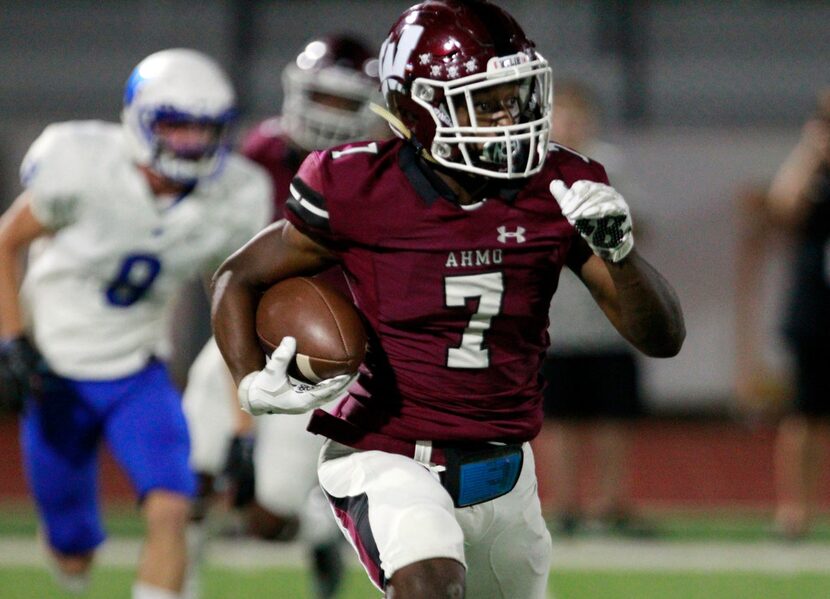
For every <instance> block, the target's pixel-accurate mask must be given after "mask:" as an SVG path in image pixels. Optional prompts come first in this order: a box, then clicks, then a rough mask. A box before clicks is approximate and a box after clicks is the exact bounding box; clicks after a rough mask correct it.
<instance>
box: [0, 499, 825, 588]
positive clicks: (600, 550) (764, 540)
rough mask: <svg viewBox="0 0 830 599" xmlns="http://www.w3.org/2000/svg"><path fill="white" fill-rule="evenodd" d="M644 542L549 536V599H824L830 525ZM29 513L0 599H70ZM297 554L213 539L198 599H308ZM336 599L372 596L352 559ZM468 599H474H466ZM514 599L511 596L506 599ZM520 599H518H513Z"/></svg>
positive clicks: (20, 519)
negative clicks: (802, 533) (794, 536)
mask: <svg viewBox="0 0 830 599" xmlns="http://www.w3.org/2000/svg"><path fill="white" fill-rule="evenodd" d="M655 522H656V523H657V524H658V525H659V526H658V533H657V534H656V535H654V536H652V537H649V538H624V537H621V536H612V535H601V534H596V533H590V532H588V533H583V534H578V535H576V536H574V537H570V538H564V537H561V536H554V567H553V570H552V572H551V580H550V590H551V594H550V596H551V597H555V598H556V599H583V598H584V599H589V598H590V599H612V598H613V599H628V598H632V599H663V598H672V599H675V598H676V599H704V598H705V599H727V598H729V599H744V598H745V599H825V598H830V523H828V522H827V520H826V519H825V520H823V521H822V523H821V524H820V526H819V527H818V528H817V530H816V531H815V532H814V533H813V534H812V535H811V536H810V538H808V539H807V540H805V541H803V542H799V543H793V542H785V541H781V540H776V539H774V538H771V537H770V536H769V534H768V533H767V530H766V521H765V520H764V519H763V518H759V517H757V516H756V517H748V518H747V517H728V516H723V515H719V516H712V515H695V516H693V517H688V516H683V517H665V518H663V519H661V520H659V521H658V520H655ZM108 524H109V531H110V534H111V538H110V540H109V541H108V542H107V544H106V545H105V546H104V547H103V548H102V550H101V552H100V560H99V562H98V564H97V565H96V568H95V570H94V574H93V579H92V585H91V588H90V592H89V594H88V595H86V597H87V598H88V599H105V598H106V599H119V598H122V597H123V598H124V599H129V590H128V589H129V587H130V584H131V581H132V577H133V572H134V564H135V560H136V558H137V555H138V551H139V540H138V536H137V535H138V534H139V533H140V529H141V524H140V522H139V521H138V520H137V519H136V518H135V517H134V516H133V515H129V514H118V513H116V514H112V515H110V517H109V518H108ZM33 533H34V521H33V519H32V517H31V514H29V513H27V512H25V511H24V512H19V511H17V512H15V511H12V512H9V511H5V512H3V511H0V598H2V599H50V598H52V597H56V598H58V599H64V598H68V597H69V596H68V595H64V594H62V593H60V592H59V591H58V590H57V588H56V587H55V585H54V583H53V582H52V580H51V578H50V576H49V574H48V572H47V570H46V568H45V567H44V565H43V563H44V562H43V558H42V556H41V554H40V552H39V550H38V548H37V546H36V543H35V542H34V539H33V536H34V534H33ZM303 566H304V560H303V552H302V549H301V548H300V547H299V546H297V545H295V544H279V545H278V544H272V543H263V542H257V541H251V540H244V539H233V538H219V539H216V540H215V541H214V542H213V543H211V544H210V545H209V546H208V552H207V565H206V568H205V572H204V574H205V575H204V578H203V589H204V592H203V596H202V599H265V598H269V599H281V598H286V599H305V598H308V599H311V597H312V595H311V594H310V592H309V588H310V587H309V579H308V574H307V573H306V570H305V568H304V567H303ZM349 566H350V567H349V570H348V576H347V580H346V584H345V585H344V588H343V590H342V593H341V594H340V596H339V599H371V598H379V597H380V593H379V592H378V591H377V590H375V589H374V587H372V585H371V584H369V582H368V580H367V579H366V577H365V575H364V574H363V572H362V570H361V569H360V568H359V566H358V565H357V563H356V561H354V560H353V559H352V558H351V557H350V563H349ZM467 599H475V598H472V597H470V598H467ZM511 599H512V598H511ZM515 599H523V598H515Z"/></svg>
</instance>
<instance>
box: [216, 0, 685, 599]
mask: <svg viewBox="0 0 830 599" xmlns="http://www.w3.org/2000/svg"><path fill="white" fill-rule="evenodd" d="M380 80H381V86H382V87H381V89H382V91H383V92H384V96H385V99H386V106H387V109H388V115H387V117H388V119H387V120H389V122H390V124H391V126H392V128H393V130H394V132H395V134H396V136H397V137H398V139H394V140H391V141H372V142H363V143H356V144H347V145H343V146H339V147H336V148H333V149H330V150H326V151H321V152H313V153H311V154H310V155H309V157H308V158H307V159H306V160H305V161H304V163H303V165H302V166H301V168H300V170H299V172H298V174H297V176H296V177H295V178H294V180H293V182H292V185H291V191H292V198H291V199H290V200H289V202H288V205H287V206H288V211H287V212H286V218H285V219H284V220H282V221H279V222H277V223H275V224H273V225H272V226H270V227H269V228H267V229H265V230H264V231H263V232H262V233H260V234H259V235H257V236H256V237H255V238H254V239H252V240H251V241H250V242H249V243H248V244H246V245H245V246H244V247H243V248H241V249H240V250H239V251H238V252H237V253H235V254H234V255H233V256H231V257H230V258H229V259H228V260H227V261H226V262H225V264H224V265H223V266H222V267H221V268H220V269H219V270H218V271H217V273H216V275H215V277H214V281H213V285H214V295H213V301H214V305H213V325H214V331H215V334H216V338H217V342H218V344H219V347H220V349H221V351H222V353H223V355H224V357H225V359H226V361H227V362H228V364H229V366H230V368H231V371H232V373H233V375H234V377H235V380H236V381H237V383H238V396H239V401H240V405H241V406H242V408H243V410H245V411H248V412H250V413H253V414H264V413H280V412H286V411H289V412H290V411H295V410H298V409H306V410H311V409H313V408H316V407H318V406H320V405H322V404H324V403H326V402H329V401H331V400H332V398H335V397H339V396H341V395H343V398H342V400H341V401H340V402H339V403H338V405H337V407H336V408H335V409H333V410H332V411H331V412H327V411H324V410H319V409H318V410H315V412H314V414H313V416H312V418H311V421H310V424H309V430H310V431H312V432H315V433H318V434H320V435H323V436H324V437H327V441H326V443H325V445H324V447H323V450H322V452H321V456H320V463H319V467H318V474H319V477H320V482H321V485H322V487H323V489H324V490H325V492H326V494H327V496H328V499H329V502H330V503H331V505H332V508H333V509H334V512H335V514H336V515H337V517H338V520H339V523H340V525H341V528H342V530H343V531H344V533H345V534H346V535H347V536H348V537H349V539H350V541H351V543H352V545H353V547H354V548H355V550H356V551H357V553H358V555H359V557H360V559H361V562H362V563H363V565H364V567H365V569H366V571H367V573H368V574H369V576H370V578H371V579H372V581H373V582H374V583H375V584H376V585H377V586H378V587H379V588H381V589H384V590H385V591H386V593H387V596H389V597H395V598H397V599H410V598H415V597H419V598H423V597H430V598H450V597H453V598H460V597H463V596H465V594H466V596H467V597H475V598H476V599H482V598H494V599H495V598H501V599H505V598H509V599H515V598H518V597H521V598H522V599H526V598H527V599H537V598H542V597H545V596H546V592H547V589H546V587H547V577H548V570H549V567H550V557H551V542H550V535H549V533H548V531H547V528H546V526H545V522H544V519H543V518H542V514H541V510H540V507H539V500H538V496H537V494H536V480H535V474H534V466H533V456H532V453H531V452H530V449H529V443H528V441H529V440H530V439H532V438H533V437H534V436H535V435H536V434H537V433H538V431H539V428H540V426H541V421H542V410H541V402H542V382H541V379H540V377H539V367H540V363H541V360H542V358H543V356H544V353H545V348H546V347H547V345H548V334H547V314H548V307H549V304H550V302H551V299H552V297H553V294H554V291H555V290H556V284H557V279H558V276H559V273H560V271H561V269H562V268H563V267H564V266H568V267H569V268H571V269H572V270H573V271H574V272H575V273H576V274H577V275H578V276H579V277H580V279H581V280H582V281H583V282H584V283H585V285H587V287H588V288H589V289H590V290H591V293H592V295H593V297H594V298H595V299H596V301H597V303H598V304H599V305H600V307H601V308H602V309H603V311H604V312H605V314H606V315H607V316H608V318H609V319H610V320H611V322H612V323H613V324H614V325H615V326H616V327H617V329H618V330H619V331H620V333H621V334H622V335H623V336H624V337H625V338H626V339H628V340H629V342H631V344H632V345H634V346H635V347H636V348H638V349H639V350H640V351H642V352H644V353H646V354H648V355H650V356H662V357H669V356H673V355H675V354H677V352H679V351H680V347H681V345H682V343H683V339H684V337H685V328H684V323H683V317H682V314H681V310H680V305H679V303H678V300H677V298H676V296H675V294H674V292H673V290H672V289H671V287H670V286H669V285H668V283H667V282H666V281H665V280H664V279H663V277H662V276H660V274H659V273H658V272H657V271H656V270H655V269H654V268H653V267H652V266H651V265H649V264H648V263H647V262H646V261H645V260H644V259H643V258H642V257H641V256H640V255H639V254H638V253H637V251H636V250H634V238H633V236H632V230H631V217H630V213H629V210H628V206H627V204H626V202H625V200H624V199H623V198H622V196H620V194H619V193H617V192H616V191H615V190H614V188H613V187H611V186H610V185H609V184H608V180H607V178H606V175H605V170H604V169H603V167H602V166H601V165H600V164H598V163H596V162H594V161H592V160H590V159H589V158H587V157H584V156H581V155H578V154H575V153H573V152H570V151H568V150H566V149H564V148H561V147H558V146H556V145H549V144H548V133H549V126H550V125H549V123H550V109H551V92H552V89H551V71H550V68H549V66H548V63H547V61H546V60H545V59H544V58H543V57H542V56H541V55H539V53H538V52H537V51H536V50H535V48H534V45H533V43H532V42H531V41H530V40H528V39H527V37H526V36H525V34H524V32H523V31H522V29H521V27H520V26H519V25H518V24H517V23H516V21H515V20H514V19H513V18H512V17H511V16H510V15H508V14H507V13H506V12H504V11H503V10H502V9H500V8H499V7H497V6H495V5H494V4H491V3H489V2H486V1H476V0H469V1H461V0H443V1H437V0H436V1H428V2H423V3H421V4H418V5H415V6H413V7H411V8H410V9H408V10H407V11H405V12H404V14H403V15H401V17H400V18H399V19H398V21H397V22H396V23H395V24H394V25H393V26H392V29H391V31H390V33H389V36H388V37H387V39H386V41H385V42H384V44H383V47H382V48H381V52H380ZM331 264H339V265H340V266H341V267H342V268H343V271H344V272H345V274H346V277H347V279H348V282H349V286H350V288H351V290H352V294H353V298H354V300H355V303H356V305H357V306H358V307H359V309H360V310H362V312H363V314H364V316H365V318H366V323H367V327H368V328H369V329H370V342H369V343H370V347H369V351H368V353H367V356H366V359H365V361H364V364H363V365H362V366H361V370H360V374H359V376H358V377H357V379H356V380H354V379H353V378H352V377H349V376H347V375H343V376H341V377H336V378H333V379H328V380H325V381H323V382H321V383H318V384H316V385H304V384H298V383H297V382H296V381H293V380H291V379H289V378H288V377H287V375H286V369H287V366H288V364H289V362H290V360H291V358H292V356H293V353H294V351H295V342H294V340H293V339H291V338H286V339H285V340H284V341H283V343H282V344H281V345H280V347H279V348H277V350H276V351H275V352H274V353H273V354H272V355H271V356H267V357H266V356H263V355H262V352H261V350H260V348H259V345H258V342H257V337H256V334H255V330H254V307H255V305H256V298H257V296H258V294H259V293H260V292H261V291H262V290H263V289H265V288H267V287H268V286H269V285H271V284H273V283H274V282H276V281H278V280H281V279H283V278H286V277H290V276H294V275H297V274H300V273H309V272H316V271H319V270H321V269H323V268H325V267H327V266H329V265H331ZM290 317H291V315H290V314H286V318H290ZM596 376H598V377H599V376H602V373H601V372H598V373H597V374H596Z"/></svg>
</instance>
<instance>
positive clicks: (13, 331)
mask: <svg viewBox="0 0 830 599" xmlns="http://www.w3.org/2000/svg"><path fill="white" fill-rule="evenodd" d="M18 265H19V259H18V256H17V254H16V253H15V252H13V251H11V250H10V249H9V248H8V247H6V246H5V245H3V244H2V242H0V338H2V339H10V338H12V337H17V336H19V335H20V334H21V333H22V331H23V314H22V310H21V309H20V300H19V299H18V289H17V287H18V281H19V280H20V269H19V266H18Z"/></svg>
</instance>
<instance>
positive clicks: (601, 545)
mask: <svg viewBox="0 0 830 599" xmlns="http://www.w3.org/2000/svg"><path fill="white" fill-rule="evenodd" d="M139 549H140V541H139V540H138V539H118V538H115V539H111V540H109V541H107V543H106V544H105V545H104V546H103V547H102V548H101V550H100V552H99V555H98V559H97V563H98V564H99V565H103V566H122V567H132V566H134V565H135V563H136V562H137V560H138V554H139ZM206 550H207V554H206V555H207V562H208V563H209V564H211V565H215V566H223V567H229V568H238V569H243V570H244V569H248V570H250V569H262V568H271V567H275V566H284V567H299V568H302V567H305V564H306V561H305V549H304V548H303V546H302V545H300V544H298V543H268V542H265V541H257V540H250V539H239V540H228V539H218V540H214V541H211V542H209V543H208V546H207V548H206ZM43 563H44V558H43V556H42V554H41V553H40V550H39V549H38V546H37V544H36V542H35V539H27V538H23V537H11V538H8V537H7V538H5V539H0V568H3V567H10V566H37V565H41V564H43ZM351 565H352V567H354V568H359V567H360V565H359V564H358V562H357V559H356V558H354V557H353V556H352V560H351ZM553 568H554V569H562V570H584V571H590V570H638V571H648V570H663V571H677V572H689V571H691V572H722V571H743V572H766V573H770V574H798V573H803V572H819V573H830V544H828V543H816V542H803V543H785V542H774V541H770V542H757V543H723V542H695V543H683V542H668V541H632V540H618V539H586V540H582V539H574V540H570V541H568V540H566V541H559V540H557V541H555V542H554V544H553Z"/></svg>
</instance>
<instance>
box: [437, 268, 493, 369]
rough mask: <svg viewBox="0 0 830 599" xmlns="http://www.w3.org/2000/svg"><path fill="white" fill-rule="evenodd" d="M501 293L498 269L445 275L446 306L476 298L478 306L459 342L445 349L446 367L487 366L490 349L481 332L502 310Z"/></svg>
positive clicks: (464, 303)
mask: <svg viewBox="0 0 830 599" xmlns="http://www.w3.org/2000/svg"><path fill="white" fill-rule="evenodd" d="M503 295H504V281H503V278H502V273H500V272H488V273H481V274H475V275H458V276H452V277H445V278H444V297H445V300H444V301H445V304H446V305H447V307H448V308H457V307H463V306H465V305H466V304H467V300H469V299H474V298H478V307H477V308H476V311H475V312H473V314H472V315H471V316H470V320H469V321H468V322H467V327H466V328H465V329H464V333H463V334H462V335H461V345H460V346H458V347H451V348H449V349H448V350H447V366H448V367H449V368H487V367H488V366H489V365H490V350H489V349H488V348H486V347H484V335H485V334H486V333H487V330H488V329H489V328H490V324H491V321H492V320H493V317H494V316H496V315H497V314H498V313H499V312H500V311H501V298H502V296H503Z"/></svg>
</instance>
